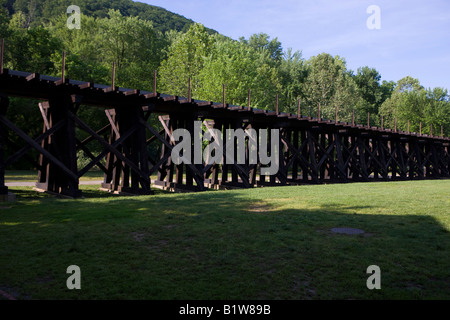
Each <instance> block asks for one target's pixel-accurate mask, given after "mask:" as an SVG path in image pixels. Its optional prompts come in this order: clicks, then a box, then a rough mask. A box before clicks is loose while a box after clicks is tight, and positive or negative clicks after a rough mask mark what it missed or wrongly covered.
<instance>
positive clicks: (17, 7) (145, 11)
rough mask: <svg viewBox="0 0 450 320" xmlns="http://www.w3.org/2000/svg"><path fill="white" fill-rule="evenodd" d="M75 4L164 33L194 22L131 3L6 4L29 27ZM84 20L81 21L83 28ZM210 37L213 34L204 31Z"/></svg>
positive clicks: (61, 0) (54, 0) (47, 0)
mask: <svg viewBox="0 0 450 320" xmlns="http://www.w3.org/2000/svg"><path fill="white" fill-rule="evenodd" d="M72 4H75V5H77V6H79V7H80V10H81V13H82V14H84V15H86V16H91V17H94V18H107V17H108V16H109V11H110V10H111V9H114V10H118V11H120V13H121V14H122V15H123V16H125V17H138V18H140V19H142V20H146V21H153V24H154V27H155V30H157V31H160V32H162V33H165V32H167V31H170V30H176V31H182V32H186V31H187V30H188V29H189V27H190V26H191V25H192V24H194V21H192V20H190V19H186V18H185V17H183V16H181V15H179V14H175V13H172V12H169V11H167V10H165V9H163V8H160V7H156V6H151V5H148V4H145V3H141V2H134V1H132V0H77V1H75V2H74V1H73V0H9V1H8V2H7V4H6V5H5V6H6V8H7V9H8V11H9V12H10V14H13V13H15V12H19V11H21V12H23V13H24V14H25V17H26V22H27V27H28V26H39V25H42V24H45V23H48V22H50V21H52V20H53V19H54V17H57V16H59V15H61V14H63V13H65V12H66V10H67V7H68V6H70V5H72ZM83 23H84V21H82V25H83ZM207 30H208V32H209V33H211V34H213V33H216V31H214V30H212V29H207Z"/></svg>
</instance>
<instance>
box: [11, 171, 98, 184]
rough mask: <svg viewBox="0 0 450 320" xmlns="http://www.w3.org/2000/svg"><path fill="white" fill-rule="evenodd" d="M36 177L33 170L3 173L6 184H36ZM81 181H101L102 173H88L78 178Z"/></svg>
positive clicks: (35, 172)
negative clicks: (20, 182)
mask: <svg viewBox="0 0 450 320" xmlns="http://www.w3.org/2000/svg"><path fill="white" fill-rule="evenodd" d="M37 177H38V173H37V171H33V170H7V171H6V172H5V181H6V182H19V181H22V182H36V181H37ZM80 180H81V181H89V180H103V171H100V170H98V171H94V170H93V171H88V172H87V173H86V174H85V175H84V176H82V177H81V178H80Z"/></svg>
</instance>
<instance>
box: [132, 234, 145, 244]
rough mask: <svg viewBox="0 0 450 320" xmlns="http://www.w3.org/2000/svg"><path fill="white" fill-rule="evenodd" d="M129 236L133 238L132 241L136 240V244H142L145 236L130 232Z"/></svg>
mask: <svg viewBox="0 0 450 320" xmlns="http://www.w3.org/2000/svg"><path fill="white" fill-rule="evenodd" d="M131 235H132V236H133V239H134V240H136V241H137V242H142V240H144V238H145V236H146V235H147V234H146V233H141V232H132V233H131Z"/></svg>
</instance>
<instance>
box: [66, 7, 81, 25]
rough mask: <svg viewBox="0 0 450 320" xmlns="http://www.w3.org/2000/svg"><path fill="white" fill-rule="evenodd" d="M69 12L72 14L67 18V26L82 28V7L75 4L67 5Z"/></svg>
mask: <svg viewBox="0 0 450 320" xmlns="http://www.w3.org/2000/svg"><path fill="white" fill-rule="evenodd" d="M67 13H68V14H70V16H69V17H68V18H67V28H69V29H71V30H72V29H81V11H80V7H79V6H76V5H74V4H72V5H70V6H68V7H67Z"/></svg>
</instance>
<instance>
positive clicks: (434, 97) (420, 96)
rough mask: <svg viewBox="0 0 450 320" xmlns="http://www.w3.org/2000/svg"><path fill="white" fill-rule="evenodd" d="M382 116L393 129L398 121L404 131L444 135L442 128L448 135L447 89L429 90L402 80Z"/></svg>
mask: <svg viewBox="0 0 450 320" xmlns="http://www.w3.org/2000/svg"><path fill="white" fill-rule="evenodd" d="M380 114H381V115H383V116H384V119H385V123H386V124H387V126H389V127H391V128H393V127H394V125H395V121H397V127H398V128H399V129H401V130H407V127H408V121H409V129H410V131H412V132H419V131H420V124H422V133H425V134H430V133H431V126H433V128H434V129H433V134H434V135H437V134H439V135H440V133H441V132H440V130H441V126H442V127H443V131H444V135H445V136H448V135H449V134H450V96H449V94H448V91H447V90H446V89H443V88H434V89H431V88H429V89H425V88H424V87H422V86H421V85H420V83H419V80H418V79H414V78H411V77H405V78H402V79H400V80H399V81H398V82H397V84H396V86H395V89H394V92H393V93H392V96H391V97H390V98H389V99H387V100H386V101H385V102H384V103H383V105H382V106H381V110H380Z"/></svg>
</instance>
